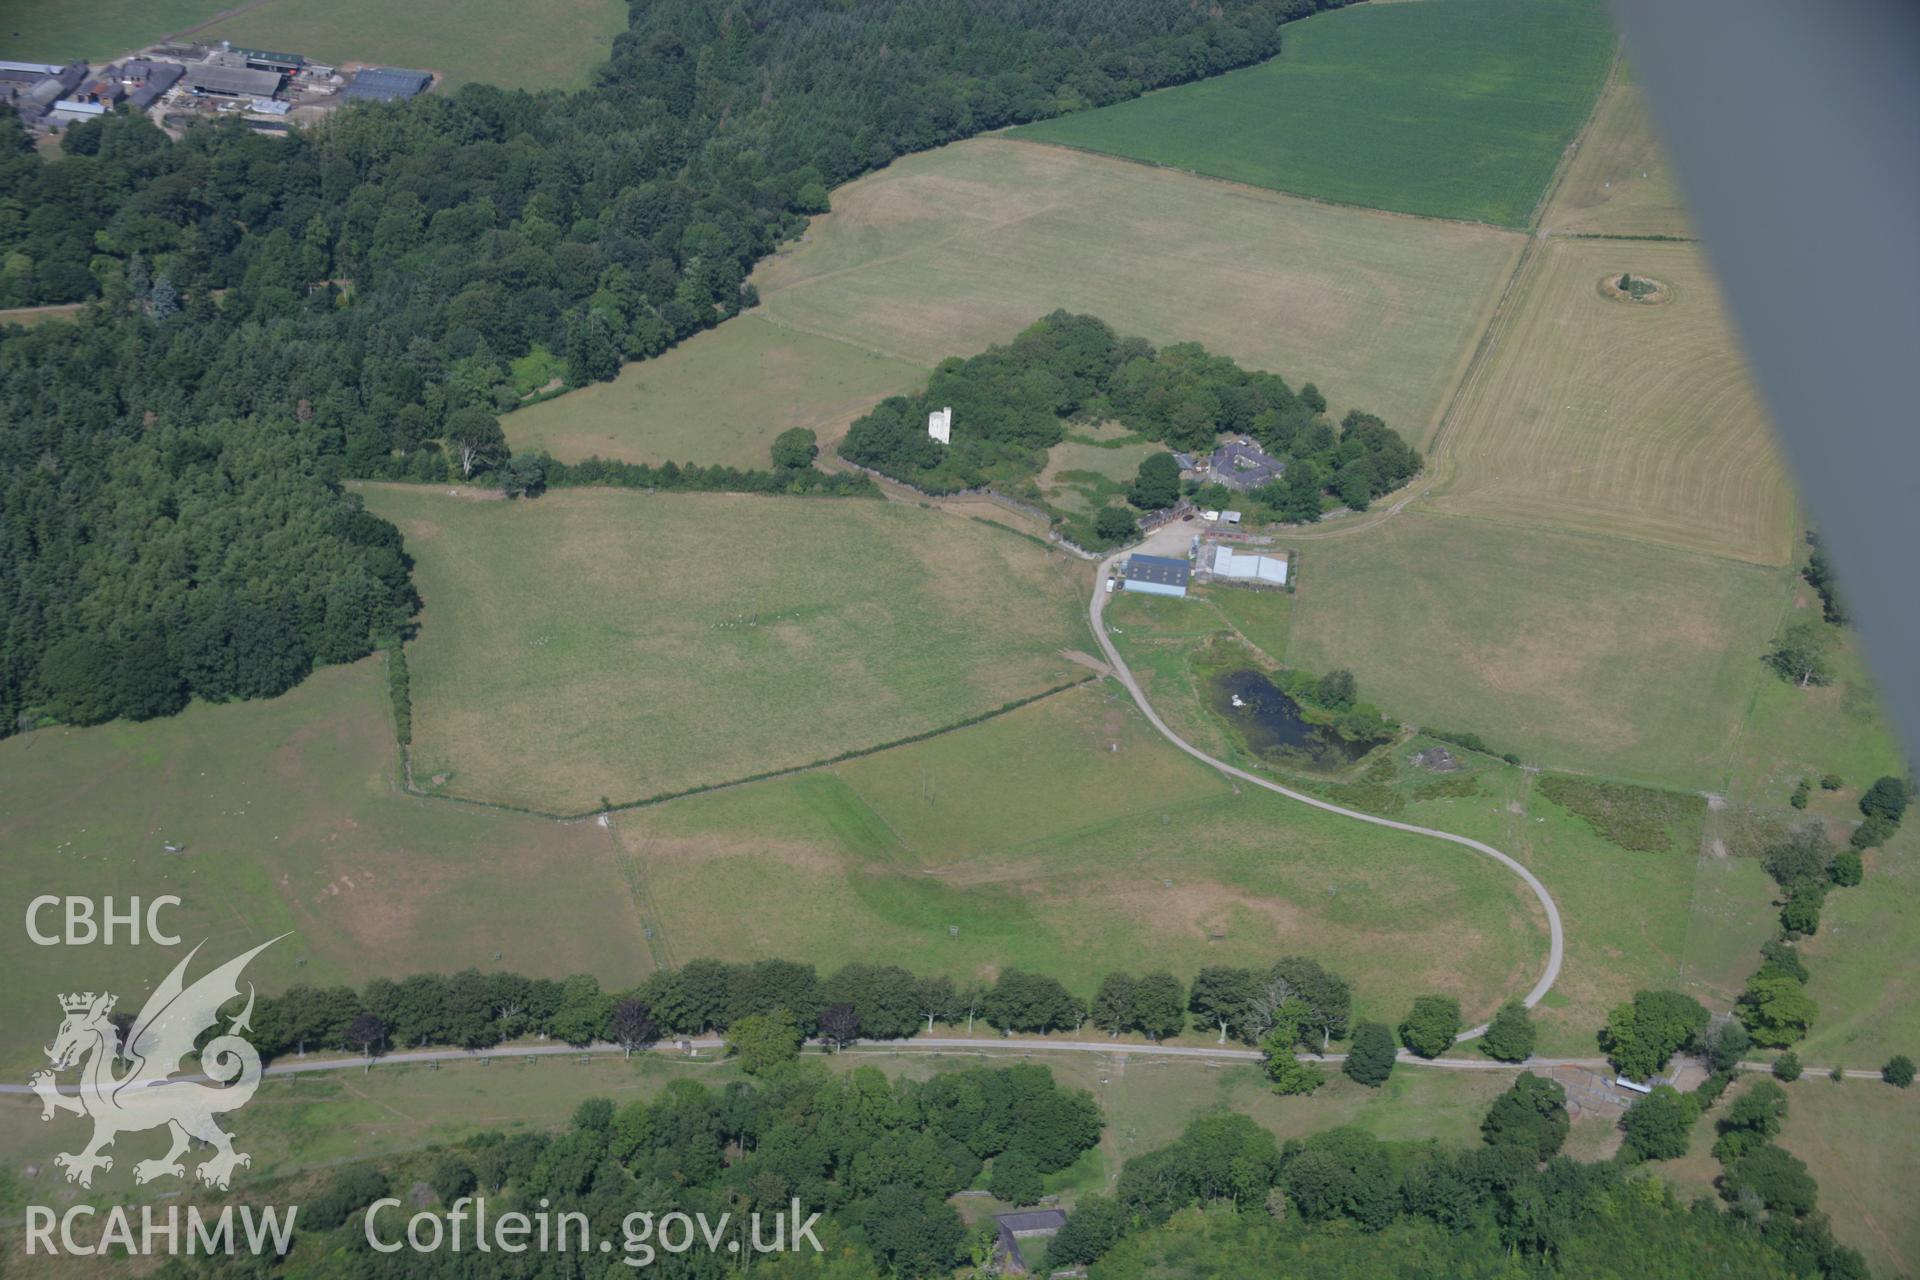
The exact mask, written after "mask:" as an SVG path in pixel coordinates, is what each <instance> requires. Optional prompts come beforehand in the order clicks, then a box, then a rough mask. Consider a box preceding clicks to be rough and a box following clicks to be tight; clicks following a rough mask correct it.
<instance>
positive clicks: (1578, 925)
mask: <svg viewBox="0 0 1920 1280" xmlns="http://www.w3.org/2000/svg"><path fill="white" fill-rule="evenodd" d="M1314 555H1315V556H1316V559H1315V560H1314V561H1313V563H1314V564H1315V565H1316V570H1318V568H1319V566H1320V565H1321V563H1322V562H1321V561H1320V560H1319V559H1318V558H1317V557H1318V556H1319V553H1318V552H1315V553H1314ZM1292 598H1293V597H1288V596H1285V595H1281V594H1278V593H1251V592H1229V591H1223V590H1221V589H1219V588H1209V589H1208V590H1207V594H1206V596H1205V597H1204V598H1195V597H1193V596H1189V597H1188V598H1187V599H1185V600H1172V599H1165V598H1160V597H1151V596H1145V597H1143V596H1122V597H1121V598H1120V599H1119V600H1116V601H1115V602H1114V603H1113V604H1112V605H1111V606H1110V607H1109V609H1108V611H1107V617H1108V619H1109V620H1110V621H1111V623H1112V625H1113V626H1114V627H1115V628H1117V629H1118V632H1119V634H1117V635H1116V636H1115V643H1116V644H1118V645H1119V646H1120V648H1121V651H1122V653H1123V654H1124V655H1125V656H1126V658H1127V661H1128V665H1129V666H1131V667H1132V668H1133V671H1134V674H1135V676H1136V677H1139V678H1140V679H1141V680H1142V683H1143V684H1144V685H1145V686H1146V687H1147V689H1148V692H1149V694H1150V696H1151V697H1152V699H1153V704H1154V709H1155V710H1156V711H1158V712H1159V713H1160V715H1161V716H1162V717H1163V718H1164V719H1166V720H1167V721H1168V723H1170V724H1172V725H1173V726H1174V727H1175V729H1176V730H1177V731H1179V732H1180V733H1181V734H1182V735H1183V736H1184V737H1186V738H1187V740H1188V741H1190V742H1194V743H1196V744H1198V745H1200V746H1201V747H1202V748H1203V749H1205V750H1208V751H1211V752H1214V753H1215V754H1220V755H1225V756H1227V757H1228V758H1233V757H1234V756H1235V754H1236V748H1235V745H1234V744H1233V743H1232V742H1231V741H1229V740H1228V739H1227V735H1226V734H1225V733H1223V732H1222V731H1221V728H1220V724H1219V721H1218V719H1217V717H1215V716H1213V715H1212V714H1211V713H1210V712H1208V711H1206V710H1205V709H1203V707H1202V705H1201V703H1200V700H1199V698H1198V697H1197V696H1196V693H1195V684H1194V679H1193V674H1192V671H1191V667H1190V664H1189V662H1188V657H1189V655H1190V654H1191V653H1192V652H1193V651H1194V649H1195V648H1196V646H1198V645H1200V644H1203V643H1205V642H1206V641H1207V639H1208V638H1209V637H1210V636H1211V635H1213V634H1215V633H1216V632H1217V631H1218V630H1219V629H1220V628H1221V627H1222V626H1223V625H1224V621H1223V619H1222V617H1221V611H1222V609H1224V608H1231V607H1233V606H1234V605H1235V604H1239V603H1242V602H1248V601H1255V600H1258V601H1263V602H1264V601H1269V600H1290V599H1292ZM1242 630H1243V633H1244V632H1246V631H1247V628H1246V627H1245V625H1244V622H1243V623H1242ZM1255 634H1257V633H1255ZM1360 691H1361V696H1362V697H1365V698H1369V699H1371V698H1374V697H1375V696H1377V695H1376V692H1375V691H1374V690H1372V689H1371V688H1370V686H1369V685H1368V683H1367V680H1366V677H1364V676H1363V677H1362V678H1361V686H1360ZM1383 705H1385V706H1386V710H1387V712H1388V714H1389V716H1390V717H1396V716H1397V713H1396V712H1395V709H1394V708H1393V707H1392V706H1391V705H1390V704H1383ZM1440 727H1445V728H1457V727H1458V726H1454V725H1443V726H1440ZM1428 745H1431V741H1430V740H1427V739H1423V738H1415V739H1413V740H1412V741H1408V742H1403V743H1401V744H1399V745H1397V746H1395V747H1393V748H1390V749H1388V750H1386V751H1384V752H1380V753H1376V754H1375V756H1374V757H1373V759H1372V762H1371V763H1369V764H1368V765H1366V766H1365V768H1364V775H1363V776H1360V777H1356V778H1353V779H1350V780H1349V781H1347V782H1344V783H1341V784H1336V785H1335V786H1334V787H1333V788H1331V789H1330V788H1328V787H1327V785H1326V784H1325V783H1324V782H1318V781H1314V780H1309V781H1308V783H1307V785H1309V786H1312V787H1315V788H1316V789H1319V790H1321V791H1322V792H1323V793H1325V794H1327V795H1328V797H1329V798H1330V799H1334V800H1336V801H1338V802H1340V803H1344V804H1349V805H1354V806H1356V807H1360V808H1363V809H1367V810H1370V811H1373V812H1383V813H1389V814H1391V816H1393V817H1394V818H1396V819H1398V820H1401V821H1407V822H1414V823H1418V824H1421V825H1424V826H1430V827H1435V828H1437V829H1439V830H1443V831H1452V832H1457V833H1459V834H1462V835H1468V836H1473V837H1475V838H1477V839H1480V840H1485V841H1486V842H1488V843H1489V844H1492V845H1494V846H1495V847H1496V848H1499V849H1502V850H1505V851H1506V852H1507V853H1509V854H1511V855H1512V856H1513V857H1515V858H1517V859H1518V860H1519V861H1521V862H1522V863H1524V864H1526V865H1527V866H1528V867H1530V868H1532V870H1533V871H1534V872H1535V873H1537V874H1538V875H1539V876H1540V878H1541V880H1542V881H1544V882H1545V884H1546V885H1547V888H1548V890H1549V891H1550V892H1551V893H1552V894H1553V897H1554V901H1555V902H1556V903H1557V904H1558V906H1559V908H1560V912H1561V917H1562V922H1563V925H1564V927H1565V930H1566V945H1567V955H1566V965H1565V967H1564V968H1563V969H1562V971H1561V974H1560V980H1559V981H1558V982H1557V983H1556V984H1555V986H1554V989H1553V990H1552V991H1551V992H1549V993H1548V994H1547V996H1546V998H1545V1000H1544V1001H1543V1002H1542V1003H1541V1005H1540V1007H1539V1009H1538V1010H1536V1012H1535V1015H1534V1016H1535V1017H1536V1019H1537V1020H1538V1022H1539V1026H1540V1052H1541V1053H1543V1054H1553V1055H1567V1056H1582V1057H1584V1056H1592V1055H1594V1054H1596V1053H1598V1052H1599V1049H1598V1045H1597V1044H1596V1042H1595V1039H1594V1037H1595V1033H1596V1032H1597V1031H1598V1030H1599V1028H1600V1027H1601V1026H1602V1025H1603V1024H1604V1023H1605V1021H1606V1014H1607V1010H1608V1009H1610V1008H1612V1007H1613V1006H1614V1005H1616V1004H1618V1003H1620V1002H1621V1001H1622V1000H1626V999H1628V998H1630V997H1631V996H1632V995H1633V993H1634V991H1636V990H1638V989H1639V988H1641V987H1647V986H1682V987H1685V988H1686V989H1689V990H1694V991H1695V992H1696V993H1697V994H1700V995H1701V998H1702V999H1710V998H1711V999H1716V1000H1718V1002H1719V1003H1718V1004H1717V1006H1716V1007H1721V1008H1725V1007H1727V1004H1728V1003H1730V1001H1731V999H1732V996H1733V994H1734V991H1736V990H1737V989H1738V987H1739V985H1740V983H1741V981H1742V980H1743V979H1744V978H1745V977H1746V975H1747V974H1748V973H1749V972H1751V970H1752V968H1753V956H1754V954H1755V951H1756V949H1757V948H1758V946H1759V942H1760V937H1759V936H1750V935H1749V934H1748V933H1745V932H1740V931H1739V930H1738V929H1734V928H1727V929H1722V930H1721V931H1720V932H1719V933H1716V934H1715V935H1714V939H1715V940H1714V941H1713V942H1712V944H1711V945H1708V946H1706V947H1704V948H1700V949H1699V950H1700V952H1701V954H1698V955H1696V946H1695V942H1694V924H1693V918H1694V917H1695V916H1696V915H1698V914H1704V913H1703V912H1701V911H1700V910H1699V909H1698V908H1697V907H1696V902H1697V900H1698V899H1699V894H1698V893H1697V892H1696V889H1695V883H1696V878H1697V876H1698V874H1699V871H1700V860H1699V859H1698V858H1697V857H1696V851H1697V850H1698V848H1699V846H1700V843H1701V824H1700V820H1699V817H1698V816H1697V810H1696V816H1695V817H1694V818H1693V820H1692V822H1691V823H1690V824H1689V825H1687V826H1686V827H1685V828H1684V829H1679V830H1676V831H1675V833H1674V841H1673V846H1672V848H1671V849H1670V850H1669V851H1668V852H1667V853H1664V854H1658V855H1654V854H1645V853H1629V852H1627V851H1625V850H1622V849H1620V848H1619V847H1618V846H1616V845H1613V844H1611V843H1609V842H1608V841H1606V840H1604V839H1602V838H1601V837H1600V836H1598V835H1596V834H1595V832H1594V830H1593V828H1592V827H1591V826H1590V825H1589V824H1588V823H1587V822H1586V821H1584V820H1583V819H1580V818H1577V817H1575V816H1573V815H1572V814H1570V813H1568V812H1567V811H1566V810H1565V809H1563V808H1562V807H1560V806H1559V805H1557V804H1554V803H1552V802H1551V801H1549V800H1547V799H1546V798H1545V797H1544V796H1543V795H1541V794H1540V793H1539V791H1538V789H1537V786H1536V775H1533V774H1530V773H1528V772H1526V771H1525V770H1522V769H1518V768H1514V767H1511V766H1508V765H1506V764H1503V763H1502V762H1500V761H1499V760H1497V759H1495V758H1494V757H1492V756H1486V755H1481V754H1478V753H1475V752H1466V751H1460V750H1458V749H1455V758H1456V760H1457V761H1458V763H1459V765H1460V769H1459V770H1458V771H1456V772H1454V773H1449V774H1439V775H1436V774H1431V773H1429V772H1427V771H1426V770H1425V769H1422V768H1419V767H1417V766H1416V765H1415V764H1414V763H1413V762H1412V759H1411V757H1412V756H1413V755H1414V754H1415V753H1416V752H1417V751H1418V750H1420V749H1421V748H1422V747H1425V746H1428ZM1237 763H1240V764H1241V765H1243V766H1244V767H1250V768H1254V769H1262V768H1263V767H1264V766H1262V765H1261V764H1260V763H1259V762H1258V761H1249V760H1244V759H1241V760H1237ZM1283 780H1286V779H1283ZM1295 781H1296V785H1298V782H1297V780H1295ZM1727 861H1728V860H1726V859H1721V860H1720V863H1719V865H1722V866H1724V865H1726V863H1727ZM1737 873H1738V875H1739V876H1740V877H1741V878H1739V880H1738V883H1739V885H1740V886H1741V887H1743V888H1751V887H1752V878H1753V877H1758V879H1759V881H1762V882H1764V881H1765V876H1764V874H1762V873H1760V872H1759V868H1758V866H1757V864H1755V863H1752V862H1741V863H1738V864H1737ZM1716 901H1717V899H1716ZM1766 902H1767V899H1766V895H1765V892H1764V889H1762V891H1761V892H1760V893H1759V895H1758V896H1757V899H1755V900H1752V901H1748V902H1747V903H1746V904H1745V905H1746V906H1747V908H1748V910H1747V911H1746V912H1745V914H1744V916H1743V917H1742V918H1743V919H1744V920H1745V921H1747V922H1749V923H1757V924H1758V926H1759V927H1760V928H1761V929H1762V930H1763V932H1764V930H1765V929H1766V928H1767V927H1769V922H1770V920H1771V912H1770V910H1769V909H1768V907H1767V905H1766ZM1723 937H1725V938H1728V939H1730V941H1727V942H1724V943H1723V942H1721V941H1719V940H1720V939H1721V938H1723ZM1729 985H1730V986H1731V989H1729Z"/></svg>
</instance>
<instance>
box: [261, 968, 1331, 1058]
mask: <svg viewBox="0 0 1920 1280" xmlns="http://www.w3.org/2000/svg"><path fill="white" fill-rule="evenodd" d="M1351 1004H1352V992H1351V988H1350V987H1349V986H1348V984H1347V982H1346V981H1345V980H1344V979H1342V978H1340V977H1339V976H1338V975H1336V974H1333V973H1331V972H1329V971H1328V970H1327V969H1326V968H1324V967H1323V966H1322V965H1320V964H1319V963H1318V962H1317V961H1315V960H1313V959H1311V958H1309V957H1306V956H1285V957H1282V958H1281V959H1280V960H1278V961H1276V962H1275V963H1274V964H1273V965H1272V966H1271V967H1269V968H1267V969H1264V970H1255V969H1240V968H1230V967H1222V966H1214V967H1210V968H1207V969H1203V970H1201V971H1200V973H1199V974H1198V975H1196V977H1195V979H1194V982H1193V984H1192V986H1191V988H1189V987H1188V986H1187V985H1185V984H1183V983H1182V982H1181V981H1180V980H1179V979H1178V978H1175V977H1174V976H1173V975H1171V974H1168V973H1153V974H1148V975H1145V976H1144V977H1140V978H1136V977H1134V976H1133V975H1131V974H1125V973H1117V974H1110V975H1108V976H1107V977H1106V978H1105V979H1104V980H1103V981H1102V982H1101V984H1100V987H1099V991H1098V993H1097V994H1096V996H1095V997H1094V999H1093V1001H1092V1002H1091V1004H1090V1003H1089V1002H1088V1001H1086V1000H1084V999H1082V998H1081V997H1079V996H1076V995H1074V994H1073V993H1072V992H1071V991H1069V990H1068V989H1067V988H1066V987H1065V986H1064V985H1063V984H1062V983H1060V982H1059V981H1058V980H1057V979H1055V978H1052V977H1048V976H1047V975H1044V974H1037V973H1029V972H1026V971H1023V970H1020V969H1007V970H1005V971H1003V972H1002V973H1001V974H1000V975H999V976H998V977H997V978H996V979H995V980H994V981H992V982H991V983H986V982H962V983H956V982H954V981H953V980H952V979H951V978H948V977H946V976H945V975H934V976H930V977H929V976H919V975H916V974H914V973H912V972H910V971H909V970H907V969H903V968H901V967H899V966H897V965H871V964H850V965H846V966H843V967H842V968H840V969H837V970H835V971H834V972H833V973H830V974H828V975H826V976H825V977H822V976H821V975H820V974H819V973H818V971H817V970H816V969H815V968H814V966H812V965H810V964H800V963H796V962H794V961H790V960H758V961H753V962H750V963H728V962H725V961H719V960H704V959H703V960H693V961H689V962H688V963H687V964H686V965H684V966H682V967H681V968H678V969H665V970H661V971H659V972H657V973H655V974H653V975H652V976H650V977H649V978H647V980H646V981H644V982H642V983H641V984H640V985H639V986H637V987H634V988H631V989H629V990H625V991H608V990H605V989H604V988H602V987H601V985H600V983H599V982H598V981H597V980H595V979H594V978H592V977H590V976H587V975H584V974H581V975H575V976H574V977H570V978H564V979H551V978H527V977H524V976H522V975H519V974H514V973H481V972H479V971H478V970H474V969H469V970H465V971H463V972H461V973H456V974H452V975H441V974H416V975H414V976H412V977H408V978H403V979H399V980H397V981H396V980H393V979H388V978H376V979H374V980H373V981H371V982H369V983H367V984H366V985H365V986H364V987H362V988H360V989H359V990H357V991H356V990H354V989H353V988H351V987H345V986H338V987H309V986H298V987H293V988H290V989H289V990H287V991H285V992H283V993H281V994H278V995H270V996H261V997H259V1001H258V1006H257V1008H256V1009H255V1011H254V1020H253V1034H252V1036H251V1039H252V1041H253V1044H254V1047H255V1048H256V1049H258V1050H259V1052H260V1054H261V1056H262V1057H263V1058H273V1057H278V1056H281V1055H284V1054H288V1053H305V1052H309V1051H325V1050H335V1049H351V1050H353V1051H356V1052H369V1053H370V1052H374V1051H377V1050H379V1049H383V1048H412V1047H415V1046H419V1045H439V1044H444V1045H454V1046H458V1047H461V1048H467V1049H479V1048H487V1047H490V1046H492V1045H496V1044H501V1043H504V1042H506V1041H509V1040H514V1039H519V1038H521V1037H526V1036H548V1037H551V1038H553V1039H556V1040H561V1041H564V1042H566V1043H568V1044H579V1045H585V1044H591V1043H594V1042H596V1041H601V1042H612V1043H616V1044H624V1045H627V1046H629V1047H637V1046H639V1045H643V1044H649V1043H652V1042H654V1041H657V1040H660V1039H666V1038H673V1037H686V1036H698V1035H705V1034H708V1033H710V1032H727V1033H729V1034H731V1033H732V1032H733V1030H734V1029H735V1028H736V1027H737V1026H738V1025H739V1024H740V1023H741V1022H743V1021H744V1020H746V1019H749V1018H765V1017H770V1016H773V1015H779V1016H780V1017H781V1018H782V1019H783V1020H784V1023H783V1025H789V1026H791V1028H792V1031H791V1037H790V1038H791V1040H792V1041H793V1043H794V1044H796V1045H797V1043H798V1041H799V1039H800V1038H802V1037H805V1038H812V1037H815V1036H819V1037H822V1038H823V1039H826V1040H827V1041H829V1042H830V1043H849V1042H851V1041H854V1040H858V1039H870V1040H901V1039H906V1038H908V1037H911V1036H914V1035H916V1034H919V1033H922V1032H924V1031H927V1030H929V1029H931V1028H932V1027H933V1026H934V1024H936V1023H940V1024H945V1025H949V1026H958V1025H964V1026H967V1027H969V1028H971V1027H972V1026H973V1025H974V1024H976V1023H984V1024H985V1025H987V1026H989V1027H992V1028H994V1029H996V1030H999V1031H1004V1032H1008V1033H1015V1032H1018V1033H1044V1032H1049V1031H1070V1030H1073V1029H1074V1028H1077V1027H1080V1026H1082V1025H1084V1024H1085V1023H1086V1022H1087V1021H1088V1020H1089V1017H1090V1016H1091V1020H1092V1021H1093V1023H1094V1024H1095V1025H1096V1026H1098V1027H1099V1028H1101V1029H1102V1030H1105V1031H1108V1032H1110V1033H1112V1034H1115V1035H1118V1034H1121V1033H1123V1032H1139V1033H1142V1034H1145V1035H1148V1036H1151V1037H1153V1038H1156V1039H1158V1038H1164V1037H1166V1036H1171V1035H1177V1034H1179V1033H1180V1032H1181V1031H1183V1030H1185V1029H1186V1027H1187V1025H1188V1022H1189V1018H1191V1022H1192V1025H1193V1026H1195V1027H1196V1028H1198V1029H1200V1030H1203V1031H1217V1032H1218V1033H1219V1036H1220V1038H1221V1040H1222V1041H1223V1042H1224V1041H1225V1040H1226V1039H1227V1038H1228V1037H1229V1036H1231V1037H1232V1038H1233V1039H1234V1040H1236V1041H1238V1042H1240V1043H1242V1044H1247V1045H1266V1046H1267V1047H1268V1048H1269V1049H1270V1050H1272V1051H1275V1052H1284V1053H1288V1054H1290V1053H1291V1051H1292V1049H1293V1048H1295V1047H1296V1046H1297V1047H1303V1048H1308V1049H1312V1050H1321V1049H1324V1048H1326V1047H1327V1045H1328V1044H1329V1043H1331V1041H1333V1040H1340V1039H1344V1038H1345V1037H1346V1035H1347V1023H1348V1017H1349V1010H1350V1006H1351ZM1276 1027H1282V1028H1284V1029H1286V1033H1287V1034H1286V1036H1285V1042H1284V1044H1282V1045H1280V1047H1279V1048H1278V1049H1277V1050H1276V1049H1273V1044H1274V1031H1275V1028H1276Z"/></svg>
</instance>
